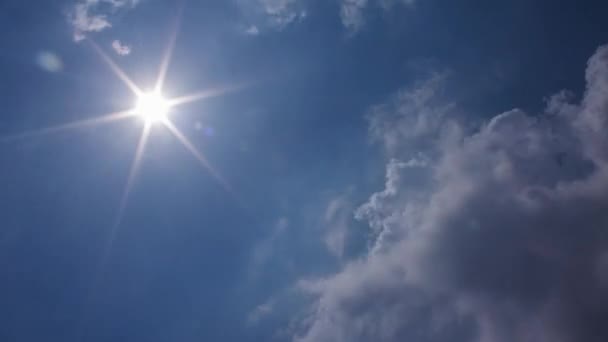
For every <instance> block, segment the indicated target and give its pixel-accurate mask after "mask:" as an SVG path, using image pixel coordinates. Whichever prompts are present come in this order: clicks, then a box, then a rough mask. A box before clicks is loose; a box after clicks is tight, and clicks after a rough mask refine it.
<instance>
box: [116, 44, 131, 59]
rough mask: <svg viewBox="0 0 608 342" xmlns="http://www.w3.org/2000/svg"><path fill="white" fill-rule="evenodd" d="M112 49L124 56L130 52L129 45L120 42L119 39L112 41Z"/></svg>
mask: <svg viewBox="0 0 608 342" xmlns="http://www.w3.org/2000/svg"><path fill="white" fill-rule="evenodd" d="M112 49H114V52H116V53H117V54H118V55H120V56H126V55H128V54H130V53H131V47H130V46H129V45H127V44H123V43H121V42H120V40H114V41H113V42H112Z"/></svg>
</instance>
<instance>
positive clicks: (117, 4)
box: [68, 0, 139, 41]
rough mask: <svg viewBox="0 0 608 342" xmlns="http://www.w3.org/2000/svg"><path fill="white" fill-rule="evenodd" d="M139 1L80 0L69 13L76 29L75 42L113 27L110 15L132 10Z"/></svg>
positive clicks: (69, 18) (70, 20)
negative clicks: (88, 34)
mask: <svg viewBox="0 0 608 342" xmlns="http://www.w3.org/2000/svg"><path fill="white" fill-rule="evenodd" d="M138 3H139V0H79V1H78V2H76V3H75V4H74V7H73V8H72V10H71V11H69V13H68V20H69V22H70V24H71V25H72V27H73V28H74V40H75V41H81V40H83V39H84V38H85V37H86V35H87V33H90V32H100V31H103V30H105V29H107V28H110V27H112V23H111V22H110V19H109V18H108V15H111V14H113V13H115V12H116V11H118V10H120V9H121V8H132V7H135V6H136V5H137V4H138Z"/></svg>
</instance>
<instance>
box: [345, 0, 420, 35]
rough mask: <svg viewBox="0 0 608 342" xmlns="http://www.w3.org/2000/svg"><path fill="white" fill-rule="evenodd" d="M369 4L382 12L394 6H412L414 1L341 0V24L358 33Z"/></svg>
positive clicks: (363, 22)
mask: <svg viewBox="0 0 608 342" xmlns="http://www.w3.org/2000/svg"><path fill="white" fill-rule="evenodd" d="M370 2H371V3H375V4H377V5H379V6H380V7H381V8H382V9H383V10H390V9H391V8H392V7H393V6H394V5H396V4H403V5H413V4H414V2H415V0H376V1H374V0H371V1H370V0H342V3H341V5H340V18H341V19H342V24H343V25H344V27H346V28H347V29H348V30H349V31H351V32H356V31H359V30H360V29H361V28H362V27H363V25H364V24H365V13H364V12H365V10H366V9H367V7H368V6H369V5H370Z"/></svg>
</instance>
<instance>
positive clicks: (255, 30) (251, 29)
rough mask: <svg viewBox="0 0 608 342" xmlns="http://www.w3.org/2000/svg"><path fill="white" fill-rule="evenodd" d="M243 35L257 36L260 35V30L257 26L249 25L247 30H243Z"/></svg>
mask: <svg viewBox="0 0 608 342" xmlns="http://www.w3.org/2000/svg"><path fill="white" fill-rule="evenodd" d="M245 33H246V34H248V35H251V36H257V35H258V34H260V29H258V27H257V26H255V25H251V26H249V28H248V29H246V30H245Z"/></svg>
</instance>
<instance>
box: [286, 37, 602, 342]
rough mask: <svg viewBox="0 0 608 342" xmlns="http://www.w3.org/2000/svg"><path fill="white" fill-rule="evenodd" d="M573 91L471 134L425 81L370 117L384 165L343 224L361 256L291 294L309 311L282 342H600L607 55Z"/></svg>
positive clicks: (436, 83)
mask: <svg viewBox="0 0 608 342" xmlns="http://www.w3.org/2000/svg"><path fill="white" fill-rule="evenodd" d="M586 81H587V87H586V91H585V94H584V96H583V98H582V100H581V101H579V102H575V101H573V98H574V96H573V95H572V94H570V93H568V92H561V93H559V94H556V95H554V96H553V97H551V98H550V99H549V100H548V101H547V106H546V109H545V110H544V111H543V112H542V113H537V114H534V115H531V114H528V113H525V112H523V111H522V110H519V109H514V110H511V111H508V112H505V113H502V114H499V115H497V116H495V117H493V118H492V119H491V120H490V121H489V122H487V123H486V124H484V125H482V126H481V127H479V128H478V129H475V130H471V129H468V128H467V125H465V124H463V123H462V122H459V120H457V119H454V118H453V116H451V113H452V110H453V108H454V107H453V106H452V105H451V104H450V103H449V102H446V101H445V100H444V99H442V96H441V91H440V88H441V84H442V81H441V78H437V77H432V78H431V79H430V80H429V81H428V82H425V83H421V84H419V85H417V86H416V87H415V88H412V89H405V90H402V91H400V92H399V93H398V94H397V95H395V96H394V97H393V98H392V99H391V100H390V101H389V102H388V103H387V104H384V105H381V106H377V107H375V108H373V109H372V110H371V112H370V122H371V134H372V136H373V137H374V138H376V139H379V140H380V141H383V142H384V144H385V146H386V148H387V154H388V157H389V162H388V164H387V173H386V175H387V176H386V185H385V189H383V190H382V191H380V192H378V193H376V194H374V195H372V196H371V197H370V199H369V201H368V202H367V203H365V204H364V205H363V206H361V207H360V208H359V209H358V210H357V211H356V217H357V218H359V219H361V220H366V221H367V222H368V223H369V225H370V227H371V228H372V231H373V234H372V236H373V240H372V241H371V243H370V252H369V253H368V255H367V256H366V257H365V258H362V259H358V260H355V261H352V262H350V263H349V264H347V265H346V266H345V267H344V268H343V269H342V270H341V271H340V272H338V273H337V274H334V275H331V276H329V277H326V278H324V279H316V280H312V281H305V282H304V281H303V282H301V284H300V288H301V289H302V290H303V291H305V292H307V293H308V294H310V295H312V296H313V305H312V309H311V311H310V313H309V315H308V317H307V319H305V320H303V322H301V326H300V328H301V329H300V330H299V331H298V332H297V333H296V334H295V336H294V340H295V341H317V342H324V341H334V342H340V341H349V342H353V341H355V342H356V341H386V342H391V341H404V340H424V341H454V342H458V341H480V342H503V341H504V342H507V341H524V342H526V341H535V342H575V341H588V342H600V341H605V340H606V338H608V325H606V324H605V322H606V317H608V234H607V233H606V227H607V226H608V136H607V135H606V134H605V132H606V131H607V129H608V46H604V47H600V48H599V49H598V50H597V52H596V53H595V54H594V55H593V56H592V57H591V58H590V60H589V62H588V66H587V71H586ZM422 116H424V117H422ZM427 116H430V117H427ZM412 144H413V145H412ZM412 146H415V147H416V148H412Z"/></svg>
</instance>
